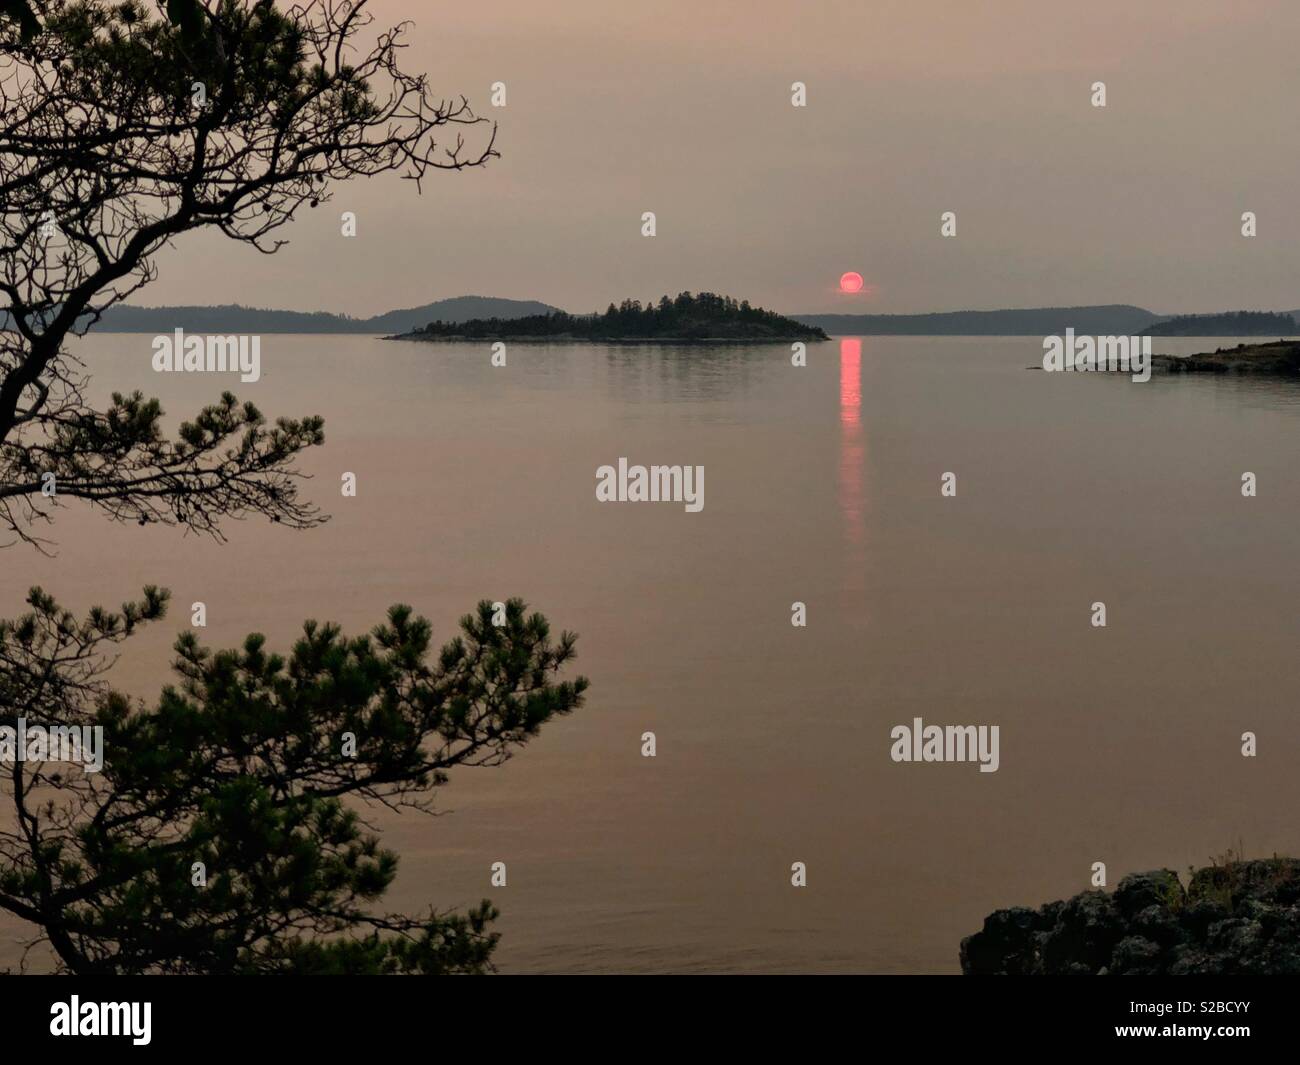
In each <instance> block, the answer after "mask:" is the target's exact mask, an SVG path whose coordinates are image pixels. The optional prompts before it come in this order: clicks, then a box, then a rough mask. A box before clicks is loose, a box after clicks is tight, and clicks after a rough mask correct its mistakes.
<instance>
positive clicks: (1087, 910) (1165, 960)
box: [960, 858, 1300, 975]
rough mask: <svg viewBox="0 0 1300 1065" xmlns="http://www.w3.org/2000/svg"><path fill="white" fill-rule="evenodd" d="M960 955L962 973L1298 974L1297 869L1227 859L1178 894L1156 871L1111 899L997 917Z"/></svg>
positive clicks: (1176, 884)
mask: <svg viewBox="0 0 1300 1065" xmlns="http://www.w3.org/2000/svg"><path fill="white" fill-rule="evenodd" d="M960 956H961V969H962V972H963V973H967V974H971V975H979V974H1008V975H1011V974H1027V975H1053V974H1114V975H1159V974H1170V975H1195V974H1210V973H1255V974H1266V973H1292V974H1300V861H1297V860H1296V859H1293V858H1273V859H1269V860H1267V861H1249V862H1243V861H1227V862H1225V863H1224V864H1222V865H1215V866H1212V867H1210V868H1207V869H1200V870H1197V871H1196V872H1195V873H1194V874H1193V875H1192V878H1191V882H1190V883H1189V884H1188V886H1187V887H1186V888H1184V887H1183V885H1182V883H1181V882H1180V881H1179V879H1178V876H1177V874H1175V873H1174V872H1172V871H1171V870H1168V869H1159V870H1156V871H1154V872H1149V873H1135V874H1133V875H1130V876H1126V877H1125V878H1124V879H1123V880H1121V881H1120V883H1119V886H1118V887H1117V888H1116V889H1115V892H1114V894H1109V895H1108V894H1107V893H1105V892H1104V891H1085V892H1082V893H1081V894H1078V895H1075V896H1074V897H1073V898H1069V899H1064V900H1061V901H1059V902H1050V903H1048V904H1047V905H1045V906H1042V907H1040V908H1039V909H1037V910H1031V909H1027V908H1026V907H1023V906H1018V907H1015V908H1013V909H1009V910H998V911H997V912H995V913H991V914H989V916H988V917H986V918H985V919H984V927H983V928H982V929H981V930H980V931H979V932H976V933H975V934H974V935H972V936H967V937H966V938H965V939H963V940H962V943H961V952H960Z"/></svg>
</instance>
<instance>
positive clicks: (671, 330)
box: [388, 292, 830, 343]
mask: <svg viewBox="0 0 1300 1065" xmlns="http://www.w3.org/2000/svg"><path fill="white" fill-rule="evenodd" d="M388 339H390V340H522V341H538V340H543V341H545V340H557V341H570V342H571V341H575V340H591V341H598V342H612V341H618V342H634V343H635V342H641V343H645V342H659V341H665V340H669V341H675V342H683V343H716V342H719V341H728V340H735V341H745V342H746V343H753V342H756V341H759V342H761V341H777V340H787V341H788V340H805V341H819V340H829V339H830V337H829V336H827V335H826V333H825V332H824V331H823V330H821V329H819V328H817V327H815V326H807V325H803V324H802V323H801V322H796V321H794V319H792V318H786V317H784V316H783V315H780V314H777V313H776V312H775V311H768V310H764V309H763V308H762V307H753V306H751V305H750V303H749V301H748V300H740V301H737V300H735V299H733V298H732V297H731V296H718V295H715V294H714V293H712V292H701V293H698V294H695V295H692V294H691V293H690V292H682V293H679V294H678V295H677V297H676V298H675V299H670V298H669V297H668V296H663V297H661V298H660V300H659V302H658V303H657V304H655V303H651V304H647V305H646V306H644V307H643V306H642V305H641V301H640V300H624V301H623V302H622V303H621V304H620V305H619V306H617V307H615V306H614V304H612V303H611V304H610V305H609V306H608V307H607V308H606V309H605V312H604V314H589V315H574V314H569V313H567V312H566V311H555V312H553V313H550V314H532V315H528V316H526V317H524V318H506V319H503V318H474V319H471V320H470V321H468V322H443V321H437V322H430V323H429V324H428V325H426V326H423V327H422V328H420V329H415V330H412V331H411V332H409V333H402V334H400V335H398V336H395V337H389V338H388Z"/></svg>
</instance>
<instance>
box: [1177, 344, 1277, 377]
mask: <svg viewBox="0 0 1300 1065" xmlns="http://www.w3.org/2000/svg"><path fill="white" fill-rule="evenodd" d="M1151 365H1152V368H1153V369H1156V370H1163V371H1164V372H1166V373H1268V374H1296V375H1298V376H1300V341H1296V340H1274V341H1272V342H1271V343H1268V344H1238V345H1237V346H1236V347H1235V348H1219V349H1218V350H1217V351H1213V352H1209V351H1207V352H1203V353H1201V354H1199V355H1153V356H1151Z"/></svg>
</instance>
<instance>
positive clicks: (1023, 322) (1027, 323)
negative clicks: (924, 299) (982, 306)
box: [794, 303, 1165, 336]
mask: <svg viewBox="0 0 1300 1065" xmlns="http://www.w3.org/2000/svg"><path fill="white" fill-rule="evenodd" d="M794 318H795V321H798V322H803V323H804V324H805V325H811V326H816V327H817V328H819V329H825V330H826V332H828V333H837V334H852V335H862V336H1059V335H1061V334H1063V333H1064V332H1065V330H1066V329H1067V328H1071V329H1073V330H1074V331H1075V332H1076V333H1080V334H1085V335H1090V336H1132V335H1134V334H1137V333H1140V332H1142V330H1144V329H1146V328H1147V327H1148V326H1150V325H1152V324H1154V323H1156V322H1158V321H1162V320H1163V319H1164V318H1165V316H1164V315H1158V314H1153V313H1152V312H1151V311H1147V310H1143V309H1142V308H1141V307H1132V306H1129V305H1128V304H1122V303H1119V304H1107V305H1104V306H1098V307H1030V308H1026V309H1024V310H1005V311H945V312H942V313H939V314H797V315H795V316H794Z"/></svg>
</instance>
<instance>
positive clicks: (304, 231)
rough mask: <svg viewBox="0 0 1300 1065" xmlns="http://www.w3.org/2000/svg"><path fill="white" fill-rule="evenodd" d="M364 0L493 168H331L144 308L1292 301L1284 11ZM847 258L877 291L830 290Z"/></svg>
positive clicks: (189, 244)
mask: <svg viewBox="0 0 1300 1065" xmlns="http://www.w3.org/2000/svg"><path fill="white" fill-rule="evenodd" d="M370 8H371V10H372V11H373V13H374V14H375V16H376V19H377V21H378V23H382V24H392V23H396V22H399V21H402V20H404V19H410V20H411V21H412V23H413V25H412V27H411V29H410V33H409V43H410V47H409V49H408V50H407V51H406V53H405V64H406V66H407V67H408V69H411V70H415V71H425V72H427V73H428V74H429V76H430V78H431V82H432V85H433V89H434V92H435V93H437V94H439V95H448V96H452V95H459V94H461V93H463V94H465V95H466V96H467V97H469V99H470V101H471V103H472V104H473V105H474V107H475V109H476V110H478V111H479V112H480V113H481V114H483V115H485V116H487V117H489V118H492V119H495V120H497V121H498V122H499V124H500V134H499V141H498V147H499V149H500V151H501V153H502V158H501V159H499V160H494V161H492V162H491V164H490V165H489V166H488V168H487V169H486V170H477V171H468V172H465V173H459V174H437V175H434V176H433V178H432V179H431V180H430V181H429V183H428V184H427V185H426V188H425V192H424V195H423V196H418V197H417V196H416V195H415V190H414V187H413V186H411V185H409V184H408V183H403V182H400V181H398V180H397V179H396V178H383V179H376V180H373V181H369V182H354V183H352V184H350V185H343V186H338V187H336V188H334V189H333V199H332V201H330V202H328V203H324V204H322V205H321V206H320V207H319V208H317V209H316V210H314V211H310V212H305V213H304V214H303V215H302V216H301V217H300V219H299V221H298V222H297V223H296V224H294V225H293V226H291V227H290V229H289V230H288V231H287V233H286V234H284V235H286V236H288V237H289V238H290V240H291V244H290V245H289V246H288V247H286V248H285V249H283V250H282V251H281V252H280V253H279V254H278V255H277V256H274V257H269V258H268V257H263V256H260V255H258V254H257V253H255V252H253V251H251V250H250V249H248V248H247V247H243V246H237V245H232V244H231V242H229V241H225V240H223V239H222V238H221V237H220V236H216V235H210V234H204V235H201V236H196V237H186V238H183V240H182V241H181V242H180V243H179V244H178V246H177V248H176V249H175V250H173V251H169V252H168V253H167V255H166V256H164V257H163V259H162V260H161V261H160V266H161V276H160V279H159V280H158V281H157V282H156V283H154V284H152V285H150V286H149V287H148V288H147V289H146V290H145V291H143V292H142V293H140V294H138V295H137V296H136V297H135V299H134V301H133V302H136V303H146V304H150V305H157V304H164V303H165V304H194V303H203V304H214V303H232V302H240V303H245V304H254V305H258V306H274V307H283V308H292V309H299V310H329V311H336V312H340V313H347V314H353V315H370V314H376V313H379V312H382V311H385V310H388V309H391V308H394V307H403V306H413V305H418V304H422V303H425V302H428V301H429V300H432V299H437V298H442V297H448V296H458V295H463V294H482V295H491V296H506V297H512V298H517V299H536V300H541V301H544V302H546V303H550V304H554V305H557V306H561V307H564V308H566V309H569V310H572V311H586V310H593V309H596V308H603V307H604V306H605V304H607V303H608V302H610V301H611V300H613V301H618V300H620V299H623V298H625V297H633V298H637V299H641V300H643V301H644V300H646V299H650V298H657V297H658V296H659V295H661V294H663V293H665V292H673V293H675V292H677V291H679V290H681V289H691V290H712V291H717V292H724V293H729V294H733V295H736V296H737V297H741V298H747V299H749V300H751V301H754V302H758V303H761V304H763V305H765V306H771V307H774V308H776V309H777V310H781V311H784V312H788V313H818V312H843V313H914V312H922V311H936V310H955V309H965V308H995V307H1028V306H1060V305H1073V304H1084V303H1089V304H1101V303H1134V304H1139V305H1141V306H1144V307H1148V308H1150V309H1152V310H1155V311H1158V312H1161V313H1178V312H1190V311H1215V310H1225V309H1229V308H1233V309H1235V308H1247V309H1290V308H1293V307H1296V306H1300V286H1298V285H1297V284H1296V283H1295V282H1294V278H1295V276H1296V274H1297V267H1298V266H1300V240H1298V239H1297V238H1298V237H1300V210H1298V209H1297V207H1296V204H1295V197H1294V189H1295V178H1296V174H1297V171H1298V169H1300V137H1297V136H1296V134H1295V123H1294V101H1295V99H1296V96H1297V89H1298V88H1300V65H1297V63H1296V62H1295V48H1296V44H1297V41H1298V40H1300V7H1297V6H1296V5H1295V4H1294V3H1293V2H1282V0H1279V2H1269V0H1261V2H1250V0H1245V2H1238V3H1233V4H1227V3H1223V2H1209V0H1149V2H1146V3H1143V4H1140V5H1134V4H1132V3H1131V0H1096V2H1091V3H1088V4H1080V3H1075V2H1068V3H1067V2H1059V0H1050V2H1044V0H1000V2H998V3H996V4H971V3H969V2H968V0H951V2H921V0H901V2H873V3H870V4H861V3H850V2H829V0H821V2H815V0H814V2H807V0H801V2H798V3H796V2H793V0H744V2H739V0H736V2H719V0H708V2H704V3H700V2H699V0H691V2H681V0H665V2H659V3H640V4H635V5H632V4H627V5H624V4H610V3H608V2H607V0H600V2H596V0H566V2H563V3H560V4H554V5H546V6H545V7H542V6H539V5H536V4H534V3H531V2H524V0H494V2H493V3H491V4H440V3H434V2H430V0H372V3H371V4H370ZM498 81H499V82H504V83H505V85H506V92H507V96H506V104H507V105H506V106H505V107H504V108H494V107H492V106H490V102H489V101H490V96H491V86H492V84H493V83H494V82H498ZM796 81H802V82H804V83H806V85H807V99H808V103H807V106H806V107H805V108H796V107H793V106H791V85H792V83H793V82H796ZM1096 81H1102V82H1105V85H1106V92H1107V106H1106V107H1105V108H1095V107H1093V106H1092V105H1091V102H1090V97H1091V86H1092V84H1093V83H1094V82H1096ZM343 211H354V212H356V215H357V226H358V235H357V236H356V237H355V238H351V239H349V238H344V237H343V236H341V234H340V222H339V216H340V214H341V213H342V212H343ZM644 211H654V212H655V214H656V216H657V224H658V234H657V236H655V237H654V238H653V239H651V238H646V237H643V236H641V232H640V229H641V215H642V212H644ZM944 211H953V212H955V213H956V215H957V236H956V237H955V238H951V239H944V238H942V237H941V236H940V232H939V229H940V215H941V213H942V212H944ZM1244 211H1253V212H1255V213H1256V215H1257V217H1258V227H1259V234H1258V236H1256V237H1254V238H1253V239H1247V238H1244V237H1243V236H1242V235H1241V215H1242V212H1244ZM848 270H854V271H857V272H859V273H861V274H862V275H863V277H864V278H865V279H866V283H867V286H868V287H867V291H866V292H864V293H862V294H858V295H855V296H848V295H842V294H840V293H839V292H838V291H837V288H836V284H837V280H838V278H839V276H840V274H841V273H843V272H845V271H848Z"/></svg>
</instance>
